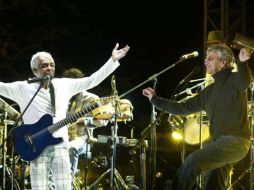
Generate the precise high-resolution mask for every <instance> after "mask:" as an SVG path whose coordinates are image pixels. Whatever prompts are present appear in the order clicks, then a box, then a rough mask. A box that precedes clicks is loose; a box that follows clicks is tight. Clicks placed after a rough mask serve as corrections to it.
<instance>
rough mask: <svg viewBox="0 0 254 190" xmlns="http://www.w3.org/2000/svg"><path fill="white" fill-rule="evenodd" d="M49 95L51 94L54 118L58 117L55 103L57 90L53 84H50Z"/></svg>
mask: <svg viewBox="0 0 254 190" xmlns="http://www.w3.org/2000/svg"><path fill="white" fill-rule="evenodd" d="M49 93H50V99H51V108H52V116H53V117H55V116H56V103H55V90H54V86H53V84H52V82H50V84H49Z"/></svg>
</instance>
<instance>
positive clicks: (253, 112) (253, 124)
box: [249, 82, 254, 190]
mask: <svg viewBox="0 0 254 190" xmlns="http://www.w3.org/2000/svg"><path fill="white" fill-rule="evenodd" d="M250 87H251V88H250V89H251V107H250V115H251V118H250V129H251V136H250V138H251V143H250V166H249V167H250V168H249V172H250V190H253V148H254V145H253V130H254V102H253V101H254V97H253V96H254V83H253V82H252V83H251V86H250Z"/></svg>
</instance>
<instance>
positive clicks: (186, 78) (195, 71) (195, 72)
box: [179, 67, 200, 85]
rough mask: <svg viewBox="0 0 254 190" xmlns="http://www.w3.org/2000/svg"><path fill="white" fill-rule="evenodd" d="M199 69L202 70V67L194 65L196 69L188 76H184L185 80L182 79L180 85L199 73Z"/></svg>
mask: <svg viewBox="0 0 254 190" xmlns="http://www.w3.org/2000/svg"><path fill="white" fill-rule="evenodd" d="M199 71H200V67H194V69H193V70H192V71H191V72H190V73H189V74H188V75H187V76H186V77H184V79H183V80H181V81H180V82H179V85H182V84H183V83H185V82H186V81H188V80H189V79H190V78H191V77H193V76H194V75H196V74H198V73H199Z"/></svg>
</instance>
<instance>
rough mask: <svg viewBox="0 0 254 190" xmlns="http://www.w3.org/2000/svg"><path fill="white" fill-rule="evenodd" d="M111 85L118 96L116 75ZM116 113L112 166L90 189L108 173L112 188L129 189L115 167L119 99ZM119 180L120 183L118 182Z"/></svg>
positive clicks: (113, 131)
mask: <svg viewBox="0 0 254 190" xmlns="http://www.w3.org/2000/svg"><path fill="white" fill-rule="evenodd" d="M111 86H112V89H113V95H114V96H118V92H117V90H116V82H115V76H114V75H113V76H112V78H111ZM114 107H115V113H114V117H113V121H114V125H112V126H111V137H112V142H111V158H110V161H111V168H110V169H108V170H107V171H106V172H104V173H103V174H102V175H101V176H100V177H99V178H98V179H97V180H96V181H95V182H94V183H93V184H92V185H90V187H89V188H88V190H90V189H92V188H93V187H95V186H96V185H97V184H98V183H99V182H100V180H101V179H103V178H104V177H105V176H106V175H107V174H108V173H110V189H111V190H114V189H117V190H122V189H125V190H128V189H129V188H128V186H127V185H126V183H125V181H124V180H123V178H122V177H121V175H120V173H119V172H118V171H117V170H116V168H115V161H116V143H117V129H118V124H117V118H118V114H119V113H118V112H119V111H120V108H119V100H116V101H115V105H114ZM118 182H119V183H118Z"/></svg>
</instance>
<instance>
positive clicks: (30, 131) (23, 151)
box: [15, 114, 63, 161]
mask: <svg viewBox="0 0 254 190" xmlns="http://www.w3.org/2000/svg"><path fill="white" fill-rule="evenodd" d="M52 123H53V118H52V116H51V115H49V114H46V115H44V116H43V117H41V118H40V120H39V121H38V122H36V123H34V124H24V125H21V126H19V127H17V128H16V133H15V149H16V151H17V153H18V154H19V155H20V157H21V158H22V159H23V160H25V161H32V160H35V159H37V158H38V157H39V156H40V155H41V153H42V152H43V151H44V150H45V149H46V148H47V147H49V146H53V145H57V144H60V143H61V142H63V139H62V138H61V137H59V138H55V137H53V136H52V133H51V132H50V131H49V130H48V126H50V125H52Z"/></svg>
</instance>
